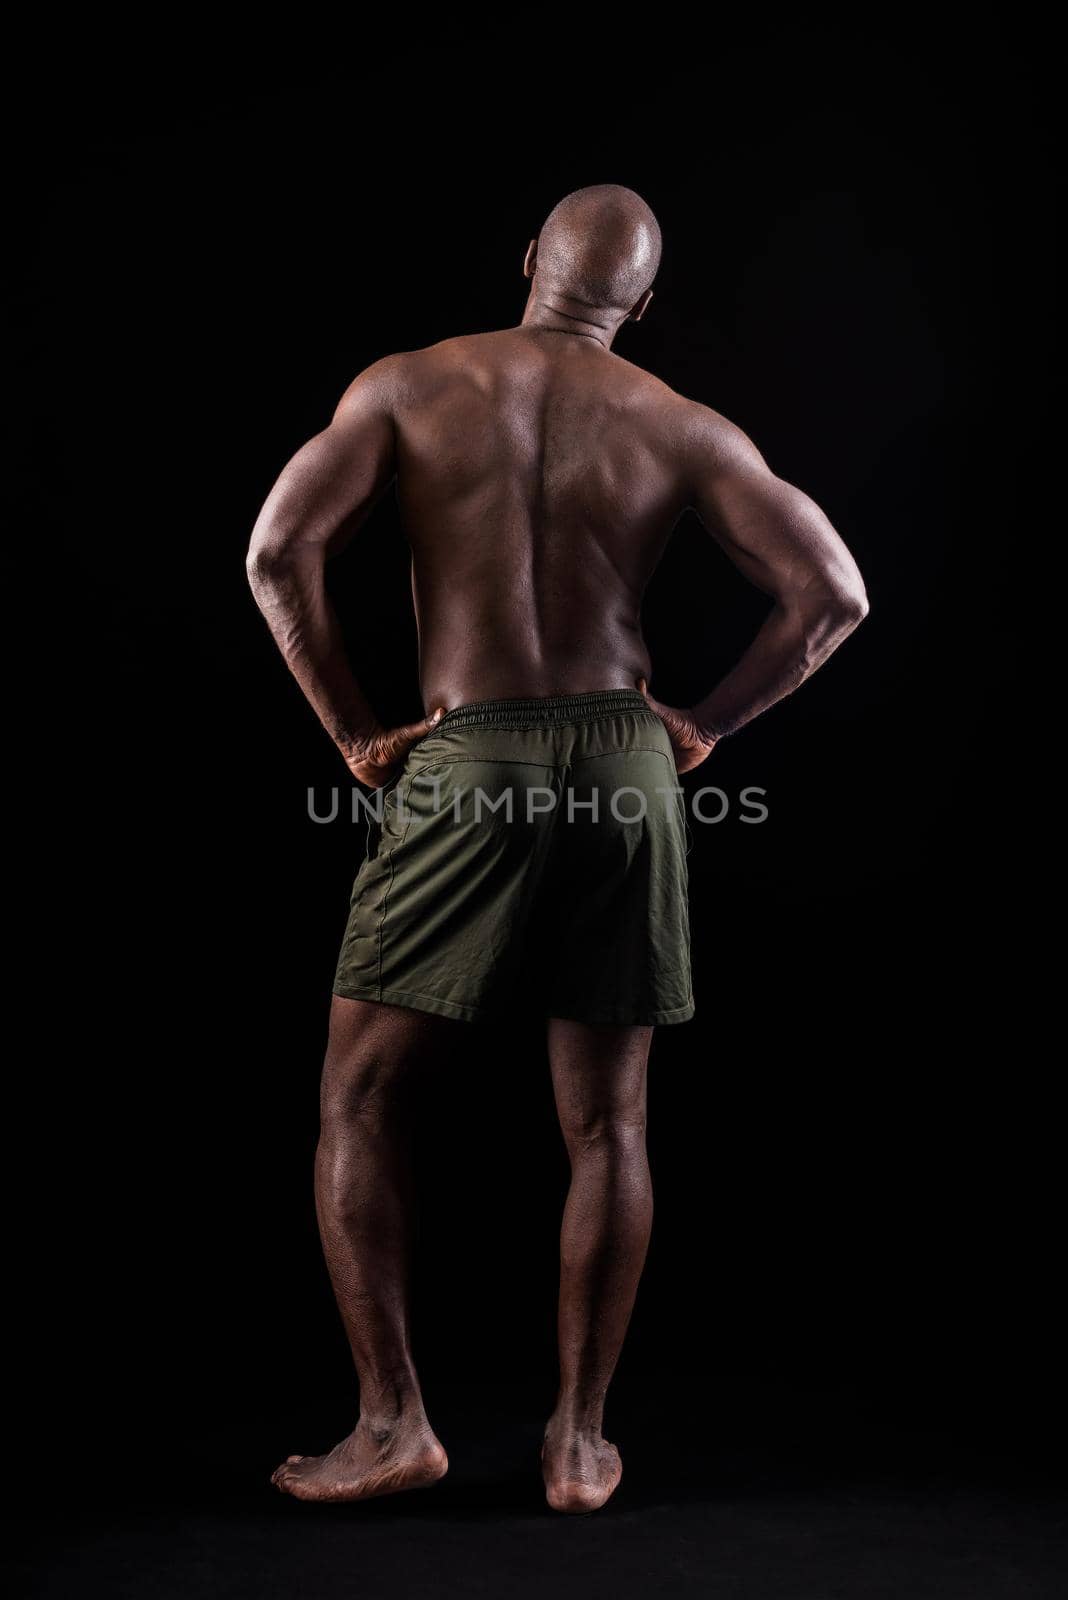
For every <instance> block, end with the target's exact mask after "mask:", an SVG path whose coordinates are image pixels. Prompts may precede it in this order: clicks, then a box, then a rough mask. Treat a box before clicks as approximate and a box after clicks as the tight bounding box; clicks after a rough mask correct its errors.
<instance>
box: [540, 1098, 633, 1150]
mask: <svg viewBox="0 0 1068 1600" xmlns="http://www.w3.org/2000/svg"><path fill="white" fill-rule="evenodd" d="M645 1127H646V1111H645V1104H644V1097H643V1098H642V1099H634V1100H632V1101H628V1102H624V1103H622V1104H616V1105H607V1106H596V1107H589V1106H587V1107H582V1106H579V1107H571V1108H569V1109H567V1110H565V1111H564V1112H562V1113H561V1116H560V1130H561V1132H562V1133H563V1136H564V1143H565V1144H566V1145H567V1148H568V1152H569V1153H570V1154H571V1155H581V1154H582V1153H583V1152H585V1151H589V1150H597V1149H604V1150H617V1151H619V1152H620V1153H624V1154H625V1153H626V1152H627V1151H629V1150H634V1149H640V1148H642V1147H643V1146H644V1144H645Z"/></svg>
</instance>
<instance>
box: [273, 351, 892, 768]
mask: <svg viewBox="0 0 1068 1600" xmlns="http://www.w3.org/2000/svg"><path fill="white" fill-rule="evenodd" d="M391 484H395V486H396V492H397V497H398V500H399V503H400V509H401V513H402V515H403V518H404V523H405V527H406V530H407V534H408V538H409V540H410V542H411V548H412V587H413V594H414V599H415V607H416V616H417V620H418V624H419V643H420V681H421V687H422V692H423V704H424V707H425V708H427V709H428V711H429V708H432V707H440V708H447V707H450V706H455V705H460V704H463V703H464V702H466V701H471V700H485V699H494V698H497V697H501V698H504V697H512V696H524V695H529V696H540V695H551V694H567V693H572V694H580V693H584V692H587V691H592V690H597V689H612V688H631V687H633V686H634V684H635V682H636V680H637V679H638V678H639V676H640V677H645V678H648V676H649V674H650V662H649V657H648V652H647V651H646V647H645V643H644V640H643V639H642V636H641V627H640V620H639V619H640V608H641V600H642V593H643V591H644V589H645V586H646V584H647V583H648V581H649V578H650V576H651V574H652V572H653V569H654V568H655V566H656V564H657V561H658V560H659V558H660V555H661V553H662V551H663V548H664V545H665V543H666V542H667V539H668V536H669V534H670V533H671V530H672V528H673V527H674V525H675V522H676V521H677V520H678V518H679V516H680V514H681V513H682V512H683V511H684V510H685V509H686V508H687V507H688V506H692V507H693V509H694V510H695V511H696V513H697V515H698V517H699V518H700V520H701V521H702V522H703V523H704V525H705V527H706V528H707V529H708V530H709V532H710V533H711V534H712V535H713V536H714V537H715V538H716V539H717V540H718V542H719V543H720V545H721V546H722V548H723V549H724V550H725V551H726V553H727V555H728V556H729V557H730V559H731V560H732V561H733V562H734V564H735V566H736V567H737V568H738V569H739V571H740V572H741V573H742V574H743V576H745V577H746V578H748V579H749V580H750V582H752V583H753V584H755V585H756V586H757V587H758V588H760V589H762V590H763V591H764V593H765V594H767V595H769V596H771V597H772V599H773V602H774V603H773V606H772V608H771V610H770V611H769V613H768V617H767V618H766V620H765V622H764V624H763V625H762V627H761V629H760V631H759V633H758V634H757V636H756V638H755V639H754V641H753V643H752V644H751V645H750V647H749V649H748V650H747V651H746V652H745V654H744V655H743V656H742V657H741V659H740V660H739V661H738V663H737V664H736V666H735V667H734V668H733V669H732V670H731V672H729V673H728V674H727V675H726V677H724V678H723V679H722V681H721V682H720V683H718V684H717V685H716V686H715V688H714V689H713V690H712V691H711V693H710V694H709V695H708V696H707V697H706V698H705V699H704V700H703V701H701V702H700V703H699V704H698V705H697V706H695V707H694V709H693V713H692V718H691V720H693V721H694V726H696V727H698V728H699V729H703V730H708V729H712V730H714V731H715V734H716V736H717V737H718V736H720V735H721V734H722V731H723V730H725V729H726V730H728V731H729V730H731V729H733V728H736V727H739V726H741V724H742V723H743V722H746V721H748V720H749V718H750V717H752V716H755V715H756V714H757V713H758V712H759V711H761V710H763V709H765V708H766V707H767V706H768V705H771V704H774V702H775V701H776V700H777V699H781V697H782V696H783V695H784V694H789V693H790V692H791V691H792V690H793V689H794V688H796V687H797V685H798V684H799V683H801V682H802V681H803V680H804V679H805V678H806V677H807V676H808V675H809V674H810V673H811V672H812V671H814V670H815V668H816V666H818V665H819V663H820V662H821V661H822V660H825V659H826V657H827V656H828V655H829V654H830V652H831V651H832V650H834V649H836V648H837V646H838V644H839V643H840V642H841V640H842V638H844V637H845V635H846V634H847V633H848V632H850V631H851V630H852V628H854V627H855V626H856V624H857V622H858V621H859V620H860V618H861V617H863V616H865V615H866V614H867V596H866V594H865V591H864V584H863V580H862V579H861V576H860V573H859V571H858V570H857V565H856V562H855V561H854V560H853V558H852V556H851V555H850V553H849V551H848V549H847V548H846V546H845V545H844V543H843V542H842V540H841V539H840V538H839V536H838V534H837V533H836V532H835V530H834V529H833V528H832V527H831V524H830V522H829V521H828V520H827V518H826V516H825V515H824V513H823V512H822V511H821V510H820V508H819V507H818V506H817V505H815V504H814V502H813V501H812V500H810V499H809V498H808V496H807V495H806V494H804V493H803V491H802V490H800V489H798V488H796V487H794V485H792V484H789V483H786V482H785V481H784V480H783V479H781V478H779V477H777V476H776V475H775V473H773V472H772V471H771V470H770V468H769V467H768V464H767V462H766V461H765V460H764V458H763V456H762V455H761V454H760V452H759V450H757V448H756V446H755V445H754V444H753V442H752V440H750V439H748V438H747V437H746V435H745V434H744V433H742V431H741V430H740V429H739V428H736V427H735V426H734V425H733V423H730V422H728V421H727V419H726V418H725V417H722V416H720V415H719V414H718V413H717V412H715V411H712V410H710V409H709V407H707V406H704V405H701V404H699V403H698V402H696V401H692V400H687V399H684V398H683V396H681V395H678V394H676V393H675V392H674V391H673V390H672V389H669V388H668V387H667V386H666V385H665V384H663V383H661V382H660V381H659V380H658V379H657V378H654V377H652V376H651V374H649V373H647V372H643V371H642V370H641V369H640V368H638V367H634V366H631V364H630V363H629V362H628V361H624V360H622V359H621V358H620V357H619V356H616V355H614V354H613V353H612V352H611V351H610V350H609V349H608V348H607V347H606V345H605V344H603V343H602V342H601V341H599V340H597V339H595V338H587V337H584V336H583V335H582V334H580V333H575V332H571V331H567V332H565V331H562V330H560V329H558V328H557V327H550V326H545V325H543V324H540V323H539V324H533V323H531V324H528V323H525V322H524V323H521V324H520V325H519V326H518V327H515V328H508V329H504V330H502V331H500V332H498V333H485V334H472V335H469V336H465V337H463V338H458V339H447V340H445V341H443V342H442V343H441V344H436V345H431V346H429V347H428V348H426V349H423V350H411V351H406V352H404V353H403V354H401V355H394V356H386V357H384V358H383V359H382V360H381V361H377V362H375V363H374V364H373V365H372V366H370V367H368V368H367V369H366V370H365V371H364V372H362V373H360V375H359V377H358V378H356V379H355V380H354V381H353V382H352V383H351V384H350V385H349V387H348V389H347V390H346V391H345V393H344V395H342V397H341V400H340V401H339V403H338V406H337V409H336V411H335V413H334V416H333V418H332V420H331V423H330V425H329V427H327V428H325V429H323V431H322V432H321V433H319V434H317V435H316V436H315V437H314V438H313V439H310V440H309V441H308V442H307V444H305V445H304V446H303V447H302V449H300V450H299V451H298V452H297V454H296V455H295V456H293V457H292V459H291V460H290V461H289V462H288V464H287V465H286V467H285V469H284V471H283V472H282V473H281V475H280V477H279V478H278V480H277V482H276V483H275V485H274V488H273V489H272V490H271V493H270V494H269V495H268V497H267V500H266V501H265V503H264V506H263V509H262V510H261V512H260V515H259V518H258V519H257V523H256V527H255V528H254V530H253V536H252V543H251V546H250V550H249V555H248V561H247V566H248V571H249V579H250V582H251V583H252V586H253V589H254V591H255V593H256V596H257V600H258V603H259V604H260V607H261V609H262V610H263V611H264V614H265V616H266V617H267V620H268V622H269V624H270V626H271V629H272V631H273V633H274V635H275V638H276V639H277V641H278V644H279V647H280V648H281V650H282V651H283V653H284V654H285V656H286V659H287V661H288V662H289V664H290V666H291V668H292V670H293V672H294V673H295V675H296V676H297V678H298V680H299V681H300V683H301V686H302V688H303V689H304V691H305V693H306V694H307V696H308V698H309V700H310V701H311V703H312V704H313V705H314V706H315V708H316V710H317V711H318V713H319V715H320V717H321V719H322V721H323V723H324V725H325V726H326V727H327V728H328V729H329V730H330V732H331V734H332V735H333V737H334V738H335V740H336V741H337V743H338V744H339V746H340V747H341V748H342V750H343V751H345V752H347V754H346V759H347V760H350V764H351V770H353V771H354V772H355V773H356V775H357V776H358V777H360V778H361V781H378V779H377V777H376V774H378V773H379V772H380V771H382V770H387V769H388V766H389V763H388V762H387V763H386V764H385V765H384V766H383V764H382V763H378V765H376V764H375V763H374V762H373V761H370V762H369V761H366V760H364V758H363V757H362V756H361V755H360V754H359V751H360V750H361V749H362V748H363V743H362V742H361V741H365V740H366V738H367V737H377V736H376V735H374V734H373V728H374V725H375V723H374V716H373V712H372V710H371V708H370V706H369V705H368V703H367V701H366V700H365V699H364V698H363V695H362V693H361V691H360V689H359V686H358V685H357V684H356V682H355V680H354V679H353V677H352V673H351V669H350V668H349V666H348V664H347V662H346V660H345V657H344V650H343V646H342V641H341V638H340V631H339V629H338V626H337V619H336V617H335V615H334V613H333V610H332V607H331V606H330V605H329V603H328V599H327V595H326V587H325V581H324V570H323V569H324V564H325V562H326V560H327V559H328V558H329V556H330V555H331V554H332V553H334V552H335V551H336V550H338V549H339V548H341V546H342V545H343V544H344V543H346V542H347V540H348V539H349V538H351V537H352V536H353V534H354V533H355V532H356V531H357V529H358V528H359V527H360V526H361V524H362V523H363V521H364V520H365V518H366V516H367V514H368V512H369V511H370V510H371V508H372V506H373V505H374V504H375V503H376V502H377V501H378V499H379V498H380V497H381V495H382V494H383V493H385V491H386V490H387V489H388V488H389V487H390V485H391ZM361 599H362V600H363V602H364V603H365V604H366V603H367V602H368V597H366V596H363V597H361ZM687 715H690V714H689V713H687ZM368 728H371V729H372V734H371V735H367V734H366V732H365V730H366V729H368ZM402 731H403V730H402ZM398 737H399V736H398ZM403 742H404V741H403V739H401V745H403ZM391 748H392V746H391ZM398 748H400V746H398ZM680 770H682V769H680ZM368 774H371V776H370V777H368Z"/></svg>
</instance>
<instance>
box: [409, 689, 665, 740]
mask: <svg viewBox="0 0 1068 1600" xmlns="http://www.w3.org/2000/svg"><path fill="white" fill-rule="evenodd" d="M650 709H651V708H650V706H649V703H648V701H647V700H646V698H645V696H644V695H643V694H642V693H641V691H640V690H638V689H596V690H592V691H590V692H589V693H587V694H554V695H543V696H541V697H540V698H536V699H523V698H518V697H517V698H513V699H507V700H472V701H470V702H469V703H468V704H467V705H462V706H454V707H453V708H452V710H451V711H446V712H445V715H444V716H443V717H442V718H441V720H440V722H437V723H435V724H434V727H435V730H436V729H437V728H444V727H445V726H446V725H447V726H448V727H450V728H457V727H475V726H479V727H486V728H546V727H555V726H557V725H561V724H566V723H569V722H586V721H589V720H590V719H591V718H594V717H607V716H611V715H612V714H613V713H618V712H621V711H649V710H650Z"/></svg>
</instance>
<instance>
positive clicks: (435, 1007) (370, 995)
mask: <svg viewBox="0 0 1068 1600" xmlns="http://www.w3.org/2000/svg"><path fill="white" fill-rule="evenodd" d="M333 993H334V994H337V995H340V996H341V998H342V999H343V1000H372V1001H375V1002H377V1004H379V1005H385V1006H405V1007H407V1009H408V1010H409V1011H430V1012H433V1013H434V1014H435V1015H436V1016H439V1017H455V1018H457V1019H458V1020H459V1021H461V1022H479V1021H481V1020H482V1019H483V1018H489V1017H495V1016H499V1015H501V1013H500V1012H497V1011H493V1010H491V1009H490V1008H489V1007H488V1006H469V1005H464V1004H462V1003H461V1002H460V1001H458V1000H442V999H440V998H439V996H438V995H436V994H423V993H422V992H421V991H419V990H415V989H380V988H378V987H377V985H375V984H370V985H368V986H367V988H364V989H361V988H360V987H359V986H358V985H356V984H343V983H335V984H334V986H333Z"/></svg>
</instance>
